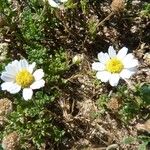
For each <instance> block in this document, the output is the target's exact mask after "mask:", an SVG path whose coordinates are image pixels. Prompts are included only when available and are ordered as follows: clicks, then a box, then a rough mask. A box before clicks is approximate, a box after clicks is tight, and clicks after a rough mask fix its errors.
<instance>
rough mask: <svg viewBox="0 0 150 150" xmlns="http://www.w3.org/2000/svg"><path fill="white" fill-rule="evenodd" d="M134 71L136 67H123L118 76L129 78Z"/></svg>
mask: <svg viewBox="0 0 150 150" xmlns="http://www.w3.org/2000/svg"><path fill="white" fill-rule="evenodd" d="M135 72H136V68H132V69H123V70H122V71H121V72H120V77H121V78H122V79H129V78H130V77H131V76H132V75H133V74H134V73H135Z"/></svg>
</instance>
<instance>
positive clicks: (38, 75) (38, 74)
mask: <svg viewBox="0 0 150 150" xmlns="http://www.w3.org/2000/svg"><path fill="white" fill-rule="evenodd" d="M33 76H34V78H35V80H36V81H37V80H40V79H42V78H43V77H44V72H43V69H37V70H36V71H35V72H34V73H33Z"/></svg>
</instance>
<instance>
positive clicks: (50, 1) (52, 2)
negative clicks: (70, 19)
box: [48, 0, 59, 7]
mask: <svg viewBox="0 0 150 150" xmlns="http://www.w3.org/2000/svg"><path fill="white" fill-rule="evenodd" d="M48 3H49V4H50V5H51V6H52V7H59V4H58V3H56V2H55V1H54V0H48Z"/></svg>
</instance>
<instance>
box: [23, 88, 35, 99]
mask: <svg viewBox="0 0 150 150" xmlns="http://www.w3.org/2000/svg"><path fill="white" fill-rule="evenodd" d="M32 95H33V90H32V89H30V88H25V89H23V98H24V100H29V99H31V98H32Z"/></svg>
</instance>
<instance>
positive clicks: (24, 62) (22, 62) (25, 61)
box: [19, 59, 29, 69]
mask: <svg viewBox="0 0 150 150" xmlns="http://www.w3.org/2000/svg"><path fill="white" fill-rule="evenodd" d="M19 62H20V67H21V69H24V68H28V66H29V64H28V62H27V60H26V59H22V60H20V61H19Z"/></svg>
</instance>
